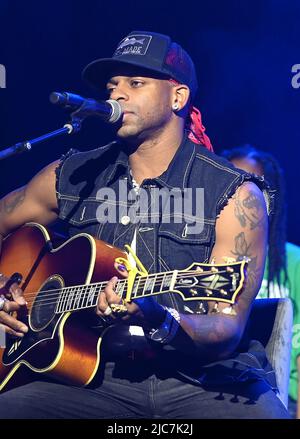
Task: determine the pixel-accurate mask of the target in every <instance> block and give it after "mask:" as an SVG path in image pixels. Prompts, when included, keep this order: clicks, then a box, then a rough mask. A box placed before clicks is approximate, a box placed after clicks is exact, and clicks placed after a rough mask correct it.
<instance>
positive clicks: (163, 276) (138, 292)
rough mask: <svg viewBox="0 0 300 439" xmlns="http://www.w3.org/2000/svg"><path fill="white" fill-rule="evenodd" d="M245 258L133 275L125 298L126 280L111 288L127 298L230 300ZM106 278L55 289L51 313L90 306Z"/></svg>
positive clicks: (239, 282) (239, 285)
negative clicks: (172, 294)
mask: <svg viewBox="0 0 300 439" xmlns="http://www.w3.org/2000/svg"><path fill="white" fill-rule="evenodd" d="M246 264H247V261H246V260H243V261H239V262H231V263H229V264H225V265H222V264H217V265H214V264H201V263H200V264H197V263H193V264H192V265H191V266H190V267H188V268H187V269H186V270H174V271H167V272H163V273H155V274H149V275H147V276H136V278H135V280H134V282H133V285H132V288H131V291H130V296H129V298H128V281H127V279H120V280H118V282H117V284H116V288H115V291H116V293H117V294H118V295H119V297H120V299H127V300H128V301H131V300H134V299H139V298H142V297H149V296H154V295H157V294H163V293H168V292H170V291H172V292H177V293H180V294H181V296H182V298H183V299H184V300H218V301H221V302H227V303H234V302H235V298H236V296H237V294H238V293H239V292H240V291H241V289H242V287H243V283H244V279H245V275H244V270H245V266H246ZM107 283H108V282H107V281H105V282H97V283H94V284H88V285H75V286H72V287H65V288H62V289H61V290H60V291H59V294H58V295H57V301H56V309H55V313H57V314H60V313H64V312H68V311H78V310H81V309H87V308H93V307H95V306H96V305H97V300H98V297H99V294H100V293H101V292H103V291H104V289H105V287H106V285H107Z"/></svg>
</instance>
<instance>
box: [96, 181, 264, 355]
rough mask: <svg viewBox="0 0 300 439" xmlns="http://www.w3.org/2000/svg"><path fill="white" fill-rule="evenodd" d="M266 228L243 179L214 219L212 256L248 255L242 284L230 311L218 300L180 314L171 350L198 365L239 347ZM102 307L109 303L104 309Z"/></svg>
mask: <svg viewBox="0 0 300 439" xmlns="http://www.w3.org/2000/svg"><path fill="white" fill-rule="evenodd" d="M267 233H268V227H267V212H266V204H265V200H264V197H263V194H262V192H261V191H260V189H259V188H258V187H257V186H256V185H255V184H254V183H244V184H243V185H242V186H241V187H240V188H239V189H238V190H237V192H236V193H235V195H234V196H233V197H232V198H231V199H230V200H229V202H228V204H227V205H226V206H225V207H224V209H223V210H222V212H221V213H220V216H219V218H218V219H217V223H216V242H215V246H214V248H213V252H212V257H213V259H214V260H215V262H216V263H224V260H223V257H234V258H235V259H237V260H240V259H243V258H244V257H247V258H251V261H250V263H249V264H248V270H247V274H248V275H247V280H246V284H245V287H244V288H243V290H242V291H241V293H240V295H239V297H238V299H237V303H236V304H235V305H234V306H233V307H232V310H233V312H232V313H230V314H228V313H225V312H223V310H224V309H225V308H228V304H227V303H222V302H219V303H218V304H216V302H209V313H208V314H206V315H204V314H203V315H200V314H194V315H190V314H181V315H180V326H179V328H178V331H177V332H176V336H175V337H174V338H173V339H172V340H171V341H170V344H171V345H172V346H173V347H174V348H175V349H178V350H180V351H182V352H184V353H186V354H189V355H197V357H198V358H197V364H199V363H200V362H201V360H203V362H204V363H206V362H209V361H214V360H217V359H221V358H224V357H228V356H229V355H230V354H231V353H232V352H233V351H234V350H235V348H236V347H237V345H238V343H239V341H240V339H241V336H242V334H243V331H244V328H245V325H246V321H247V317H248V314H249V311H250V305H251V303H252V301H253V299H254V298H255V296H256V294H257V292H258V290H259V287H260V283H261V280H262V276H263V271H264V264H265V256H266V244H267ZM112 287H113V285H111V286H110V287H107V288H106V290H105V293H106V295H107V296H106V297H107V298H109V300H110V301H111V302H112V303H114V302H116V301H117V299H118V297H117V296H116V293H115V292H114V290H113V288H112ZM109 303H110V302H109ZM100 305H103V304H101V303H100V304H99V309H101V307H100ZM215 305H217V308H216V307H215ZM106 306H107V303H105V306H104V305H103V308H104V309H105V307H106ZM127 309H128V313H129V314H134V313H136V312H138V310H137V305H136V304H135V303H132V304H130V305H127ZM229 310H230V308H229ZM216 311H217V312H216ZM102 312H103V311H102ZM125 318H126V317H124V319H125Z"/></svg>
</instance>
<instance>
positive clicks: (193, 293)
mask: <svg viewBox="0 0 300 439" xmlns="http://www.w3.org/2000/svg"><path fill="white" fill-rule="evenodd" d="M190 293H191V295H192V296H197V294H198V293H197V290H194V289H193V288H191V289H190Z"/></svg>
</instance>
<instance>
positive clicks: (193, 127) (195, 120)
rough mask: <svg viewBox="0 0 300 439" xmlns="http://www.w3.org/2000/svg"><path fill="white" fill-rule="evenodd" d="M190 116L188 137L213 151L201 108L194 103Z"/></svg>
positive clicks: (174, 82)
mask: <svg viewBox="0 0 300 439" xmlns="http://www.w3.org/2000/svg"><path fill="white" fill-rule="evenodd" d="M170 81H171V82H172V83H173V84H176V85H178V84H179V82H177V81H176V80H175V79H170ZM189 118H190V120H188V121H187V122H188V124H187V128H188V130H189V134H188V137H189V139H191V140H192V141H193V142H195V143H197V144H198V145H200V144H201V145H203V146H205V148H207V149H208V150H209V151H213V146H212V144H211V141H210V139H209V137H208V136H207V134H205V126H204V125H203V124H202V117H201V113H200V110H199V109H198V108H196V107H194V106H193V105H191V107H190V111H189Z"/></svg>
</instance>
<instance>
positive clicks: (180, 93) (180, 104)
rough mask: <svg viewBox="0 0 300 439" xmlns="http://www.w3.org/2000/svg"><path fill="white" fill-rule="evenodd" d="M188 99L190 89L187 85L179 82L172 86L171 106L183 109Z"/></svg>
mask: <svg viewBox="0 0 300 439" xmlns="http://www.w3.org/2000/svg"><path fill="white" fill-rule="evenodd" d="M189 99H190V89H189V88H188V86H187V85H184V84H180V85H177V86H176V87H174V95H173V108H174V107H175V109H176V110H177V111H180V110H183V109H184V108H185V106H186V104H187V103H188V102H189Z"/></svg>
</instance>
